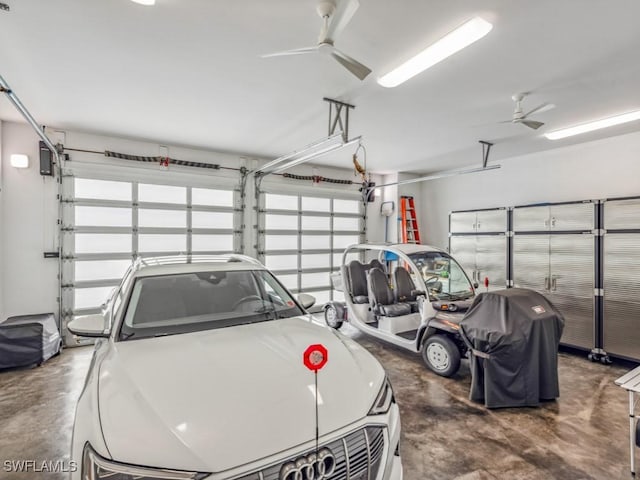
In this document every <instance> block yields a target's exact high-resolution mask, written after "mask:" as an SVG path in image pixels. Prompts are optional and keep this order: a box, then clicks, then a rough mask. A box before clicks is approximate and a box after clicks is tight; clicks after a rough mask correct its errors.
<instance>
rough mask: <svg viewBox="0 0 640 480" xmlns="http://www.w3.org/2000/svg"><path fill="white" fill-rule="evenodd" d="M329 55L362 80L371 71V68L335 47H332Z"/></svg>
mask: <svg viewBox="0 0 640 480" xmlns="http://www.w3.org/2000/svg"><path fill="white" fill-rule="evenodd" d="M331 56H332V57H333V58H335V59H336V60H337V61H338V62H339V63H340V65H342V66H343V67H344V68H346V69H347V70H349V71H350V72H351V73H353V74H354V75H355V76H356V77H358V78H359V79H360V80H364V79H365V78H366V77H367V75H369V74H370V73H371V69H370V68H368V67H366V66H365V65H363V64H361V63H360V62H358V61H357V60H354V59H353V58H351V57H350V56H349V55H347V54H345V53H342V52H341V51H340V50H338V49H337V48H334V49H333V51H332V52H331Z"/></svg>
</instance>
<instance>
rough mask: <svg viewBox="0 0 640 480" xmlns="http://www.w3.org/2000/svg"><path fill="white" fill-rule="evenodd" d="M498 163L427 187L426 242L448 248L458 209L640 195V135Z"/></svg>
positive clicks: (423, 211)
mask: <svg viewBox="0 0 640 480" xmlns="http://www.w3.org/2000/svg"><path fill="white" fill-rule="evenodd" d="M494 148H499V146H498V145H496V147H494ZM496 163H500V164H501V165H502V168H501V169H499V170H492V171H488V172H482V173H475V174H470V175H462V176H458V177H449V178H444V179H440V180H434V181H430V182H424V183H422V184H421V188H422V203H421V205H420V207H419V209H420V211H419V214H420V216H421V218H422V231H423V235H424V232H426V241H424V242H423V243H429V244H432V245H435V246H438V247H441V248H446V247H448V244H449V240H448V231H449V213H450V212H451V211H452V210H470V209H476V208H490V207H509V206H517V205H526V204H532V203H542V202H561V201H573V200H586V199H593V200H597V199H604V198H608V197H619V196H632V195H640V132H635V133H630V134H626V135H621V136H618V137H610V138H606V139H603V140H597V141H593V142H587V143H582V144H579V145H572V146H567V147H561V148H557V149H554V150H548V151H545V152H541V153H536V154H530V155H524V156H520V157H514V158H509V159H506V160H501V161H500V162H496Z"/></svg>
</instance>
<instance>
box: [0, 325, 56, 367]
mask: <svg viewBox="0 0 640 480" xmlns="http://www.w3.org/2000/svg"><path fill="white" fill-rule="evenodd" d="M61 346H62V339H61V337H60V332H59V331H58V325H57V323H56V319H55V316H54V315H53V313H43V314H36V315H21V316H17V317H9V318H7V319H6V320H5V321H4V322H2V323H0V369H4V368H15V367H26V366H29V365H39V364H41V363H43V362H45V361H46V360H48V359H49V358H51V357H53V356H54V355H55V354H57V353H58V352H59V351H60V347H61Z"/></svg>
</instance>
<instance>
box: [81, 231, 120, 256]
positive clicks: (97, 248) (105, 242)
mask: <svg viewBox="0 0 640 480" xmlns="http://www.w3.org/2000/svg"><path fill="white" fill-rule="evenodd" d="M131 238H132V237H131V235H130V234H120V233H106V234H99V233H76V234H75V239H74V241H75V252H76V253H131Z"/></svg>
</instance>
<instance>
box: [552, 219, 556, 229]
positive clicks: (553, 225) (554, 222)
mask: <svg viewBox="0 0 640 480" xmlns="http://www.w3.org/2000/svg"><path fill="white" fill-rule="evenodd" d="M555 226H556V217H551V228H554V227H555Z"/></svg>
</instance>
